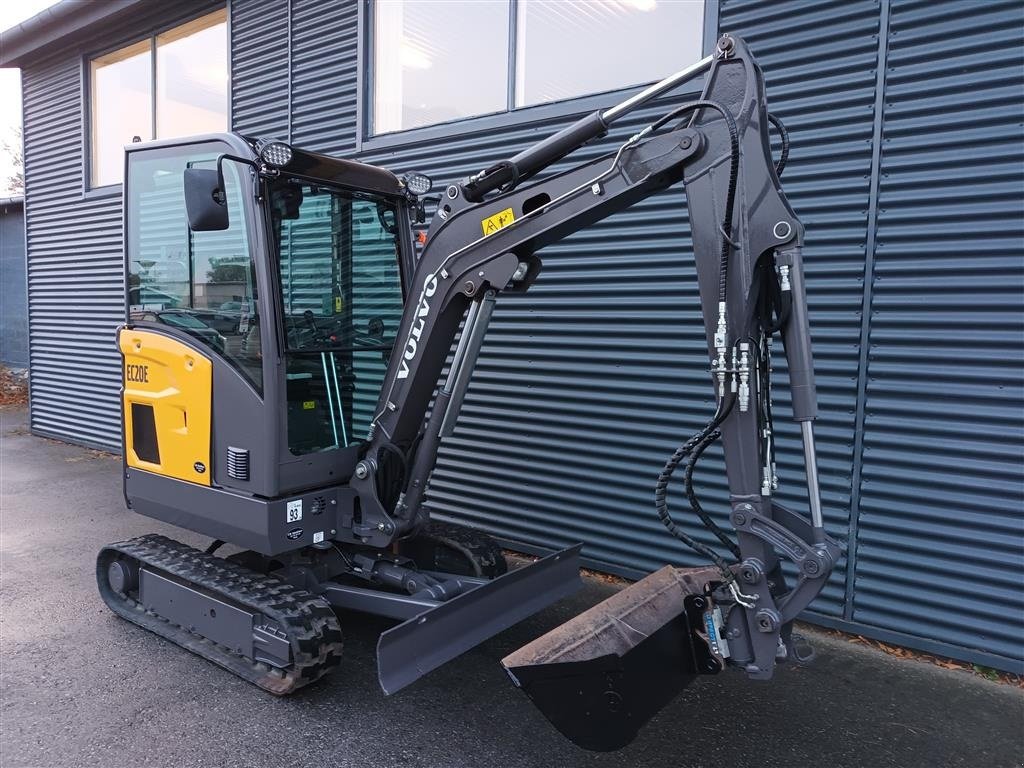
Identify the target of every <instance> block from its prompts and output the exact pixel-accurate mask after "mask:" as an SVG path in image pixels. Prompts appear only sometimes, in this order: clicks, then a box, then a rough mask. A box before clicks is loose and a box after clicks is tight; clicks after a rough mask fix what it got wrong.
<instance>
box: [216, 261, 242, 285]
mask: <svg viewBox="0 0 1024 768" xmlns="http://www.w3.org/2000/svg"><path fill="white" fill-rule="evenodd" d="M245 266H246V265H245V264H244V263H242V262H239V261H238V257H236V256H225V257H223V258H219V259H218V258H216V257H215V258H212V259H210V269H209V270H208V271H207V273H206V280H207V282H210V283H244V282H245Z"/></svg>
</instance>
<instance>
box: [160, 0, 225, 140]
mask: <svg viewBox="0 0 1024 768" xmlns="http://www.w3.org/2000/svg"><path fill="white" fill-rule="evenodd" d="M227 46H228V35H227V17H226V12H225V11H218V12H217V13H211V14H209V15H208V16H203V17H202V18H200V19H196V20H195V21H191V22H189V23H188V24H184V25H182V26H180V27H177V28H176V29H172V30H171V31H170V32H166V33H164V34H162V35H160V36H158V37H157V39H156V136H157V138H158V139H170V138H175V137H178V136H193V135H195V134H199V133H217V132H218V131H226V130H227V128H228V48H227Z"/></svg>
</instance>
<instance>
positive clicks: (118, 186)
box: [80, 0, 233, 200]
mask: <svg viewBox="0 0 1024 768" xmlns="http://www.w3.org/2000/svg"><path fill="white" fill-rule="evenodd" d="M218 12H223V13H224V25H225V35H226V38H227V39H226V40H225V50H226V52H227V70H228V87H227V95H228V99H227V110H226V117H227V129H226V130H228V131H230V130H231V123H232V114H231V112H232V103H233V99H232V92H231V84H232V78H231V74H232V67H231V61H232V56H231V0H227V2H224V3H221V4H216V5H212V6H211V7H209V8H207V9H206V10H204V11H202V12H200V13H196V12H194V11H190V12H189V13H186V14H184V15H177V16H175V17H173V19H171V20H169V21H166V22H164V23H162V24H158V25H156V26H152V27H150V28H149V29H148V30H147V32H146V33H145V34H143V35H133V36H132V37H130V38H122V39H121V40H120V41H119V42H118V43H116V44H114V45H109V46H106V47H104V48H100V49H97V50H93V51H89V52H88V53H85V54H83V55H82V57H81V66H80V86H81V94H82V102H81V103H82V110H81V115H80V117H81V136H82V162H81V170H82V187H81V189H82V198H83V199H86V200H91V199H96V198H108V197H119V196H121V191H122V188H123V186H124V182H123V181H119V182H116V183H114V184H102V185H96V186H94V185H93V183H92V134H93V126H92V123H93V121H92V114H93V112H92V110H93V103H94V94H93V85H92V62H93V61H94V60H96V59H99V58H102V57H103V56H108V55H110V54H112V53H116V52H117V51H120V50H122V49H124V48H129V47H131V46H133V45H139V44H140V43H144V42H149V56H150V99H151V105H152V114H151V119H150V124H151V126H150V130H151V132H152V134H153V139H152V140H153V141H155V140H157V135H156V99H157V80H156V78H157V66H156V57H157V50H156V49H157V38H158V37H159V36H160V35H163V34H165V33H167V32H170V31H172V30H174V29H176V28H178V27H181V26H184V25H185V24H188V23H190V22H193V21H195V20H197V19H201V18H203V17H204V16H210V15H211V14H214V13H218ZM178 138H185V137H178Z"/></svg>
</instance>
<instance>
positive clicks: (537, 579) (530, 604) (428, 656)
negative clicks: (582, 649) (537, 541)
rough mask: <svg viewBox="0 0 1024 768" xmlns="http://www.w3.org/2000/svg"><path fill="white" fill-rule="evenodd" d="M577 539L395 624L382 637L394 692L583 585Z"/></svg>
mask: <svg viewBox="0 0 1024 768" xmlns="http://www.w3.org/2000/svg"><path fill="white" fill-rule="evenodd" d="M582 546H583V545H582V544H576V545H574V546H571V547H569V548H567V549H563V550H562V551H561V552H556V553H554V554H552V555H548V556H547V557H545V558H543V559H542V560H538V561H537V562H535V563H531V564H530V565H527V566H524V567H522V568H517V569H515V570H513V571H509V572H508V573H506V574H505V575H503V576H499V577H498V578H497V579H494V580H493V581H489V582H487V583H485V584H481V585H480V586H478V587H475V588H473V589H471V590H469V591H468V592H465V593H463V594H461V595H459V596H458V597H455V598H453V599H451V600H449V601H447V602H445V603H441V604H440V605H439V606H437V607H436V608H431V609H429V610H427V611H425V612H423V613H421V614H420V615H418V616H415V617H413V618H411V619H409V620H408V621H406V622H404V623H402V624H399V625H398V626H397V627H395V628H393V629H389V630H388V631H387V632H384V633H383V634H382V635H381V636H380V639H379V640H378V641H377V676H378V678H379V680H380V686H381V688H383V689H384V692H385V693H388V694H391V693H395V692H396V691H398V690H400V689H402V688H404V687H405V686H407V685H409V684H410V683H413V682H415V681H416V680H418V679H419V678H420V677H422V676H423V675H425V674H427V673H428V672H430V671H431V670H433V669H436V668H437V667H439V666H441V665H442V664H444V663H445V662H447V661H450V660H451V659H454V658H455V657H456V656H458V655H460V654H462V653H465V652H466V651H468V650H469V649H470V648H473V647H474V646H476V645H479V644H480V643H482V642H483V641H484V640H487V639H488V638H490V637H493V636H494V635H496V634H498V633H499V632H501V631H502V630H503V629H507V628H508V627H511V626H512V625H513V624H516V623H518V622H520V621H522V620H523V619H525V618H526V617H527V616H530V615H532V614H534V613H536V612H537V611H539V610H541V609H542V608H546V607H547V606H548V605H550V604H551V603H553V602H555V601H556V600H561V599H562V598H563V597H568V596H569V595H571V594H572V593H574V592H576V591H577V590H578V589H579V588H580V587H581V586H582V582H581V581H580V558H579V556H580V548H581V547H582Z"/></svg>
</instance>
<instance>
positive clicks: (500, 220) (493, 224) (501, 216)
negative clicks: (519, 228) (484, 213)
mask: <svg viewBox="0 0 1024 768" xmlns="http://www.w3.org/2000/svg"><path fill="white" fill-rule="evenodd" d="M515 220H516V217H515V214H514V213H512V209H511V208H506V209H505V210H504V211H498V212H497V213H496V214H494V215H493V216H488V217H487V218H486V219H484V220H483V221H481V222H480V226H481V227H483V229H484V237H487V235H493V234H494V233H495V232H497V231H498V230H499V229H503V228H504V227H507V226H508V225H509V224H511V223H512V222H513V221H515Z"/></svg>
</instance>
